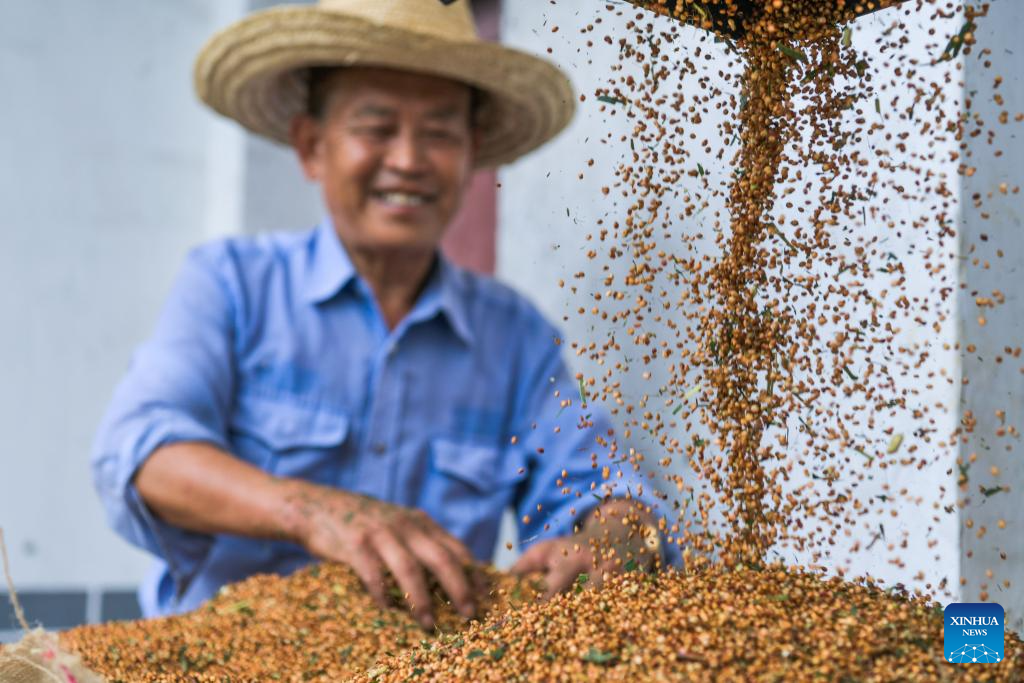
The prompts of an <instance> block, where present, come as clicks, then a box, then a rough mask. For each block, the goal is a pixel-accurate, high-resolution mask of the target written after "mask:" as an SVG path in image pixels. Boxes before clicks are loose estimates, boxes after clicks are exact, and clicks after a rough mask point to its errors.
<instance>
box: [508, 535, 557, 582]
mask: <svg viewBox="0 0 1024 683" xmlns="http://www.w3.org/2000/svg"><path fill="white" fill-rule="evenodd" d="M555 543H556V541H554V540H550V541H541V542H540V543H534V544H533V545H531V546H530V547H529V548H527V549H526V552H524V553H523V554H522V555H520V556H519V559H518V560H516V563H515V564H514V565H512V568H511V569H510V570H509V571H511V572H512V573H513V574H519V575H522V574H529V573H531V572H546V571H547V570H548V563H549V562H550V559H549V558H550V555H551V552H552V551H553V550H554V546H555Z"/></svg>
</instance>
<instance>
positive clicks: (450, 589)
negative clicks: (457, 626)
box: [405, 533, 476, 619]
mask: <svg viewBox="0 0 1024 683" xmlns="http://www.w3.org/2000/svg"><path fill="white" fill-rule="evenodd" d="M405 542H406V545H407V546H408V548H409V550H411V551H412V552H413V554H414V555H416V557H417V558H419V560H420V561H421V562H422V563H423V565H424V566H426V567H427V569H429V570H430V573H431V574H433V575H434V576H435V577H437V580H438V581H439V582H440V583H441V588H443V589H444V592H445V593H446V594H447V595H448V597H449V598H450V599H451V601H452V603H453V604H454V605H455V609H456V610H458V612H459V614H461V615H462V616H464V617H465V618H467V619H470V618H472V617H473V616H474V615H475V614H476V605H475V604H473V589H472V586H470V584H469V581H468V579H467V578H466V572H465V570H464V569H463V565H462V562H460V561H459V559H458V558H456V557H455V555H454V554H452V552H451V551H450V550H448V548H447V547H446V546H445V545H443V544H442V543H440V542H438V540H437V539H433V538H430V537H429V536H427V535H426V534H424V533H413V534H411V535H409V536H408V537H406V539H405Z"/></svg>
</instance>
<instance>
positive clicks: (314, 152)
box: [288, 114, 323, 181]
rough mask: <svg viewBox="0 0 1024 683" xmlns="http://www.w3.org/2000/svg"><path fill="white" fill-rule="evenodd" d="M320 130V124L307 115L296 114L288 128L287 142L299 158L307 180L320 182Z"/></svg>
mask: <svg viewBox="0 0 1024 683" xmlns="http://www.w3.org/2000/svg"><path fill="white" fill-rule="evenodd" d="M321 129H322V126H321V125H320V122H319V121H318V120H316V119H315V118H313V117H312V116H310V115H309V114H296V115H295V116H294V117H292V120H291V123H290V124H289V126H288V140H289V141H290V142H291V143H292V149H294V150H295V154H296V156H298V157H299V163H300V164H301V165H302V172H303V173H304V174H305V176H306V179H307V180H314V181H315V180H320V168H321V155H322V149H323V145H322V144H321V138H320V132H321Z"/></svg>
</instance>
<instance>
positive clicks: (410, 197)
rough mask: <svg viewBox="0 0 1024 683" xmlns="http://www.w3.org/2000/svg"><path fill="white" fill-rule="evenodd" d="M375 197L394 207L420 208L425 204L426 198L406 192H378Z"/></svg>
mask: <svg viewBox="0 0 1024 683" xmlns="http://www.w3.org/2000/svg"><path fill="white" fill-rule="evenodd" d="M377 196H378V197H379V198H380V199H381V200H383V201H384V202H386V203H388V204H393V205H395V206H421V205H423V204H426V203H427V198H426V197H424V196H423V195H419V194H409V193H407V192H379V193H377Z"/></svg>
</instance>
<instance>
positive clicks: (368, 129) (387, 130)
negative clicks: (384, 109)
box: [355, 126, 394, 138]
mask: <svg viewBox="0 0 1024 683" xmlns="http://www.w3.org/2000/svg"><path fill="white" fill-rule="evenodd" d="M393 132H394V128H393V127H392V126H358V127H357V128H356V129H355V133H356V134H357V135H363V136H366V137H371V138H386V137H390V136H391V135H392V134H393Z"/></svg>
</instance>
